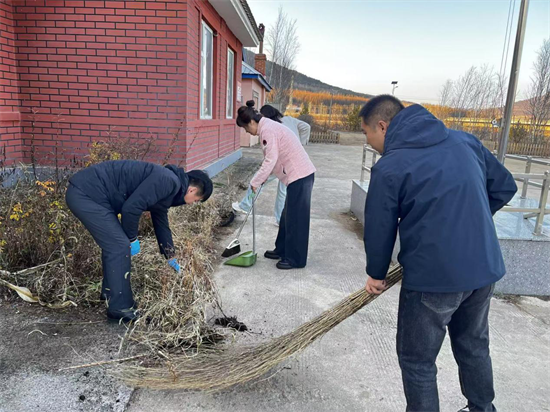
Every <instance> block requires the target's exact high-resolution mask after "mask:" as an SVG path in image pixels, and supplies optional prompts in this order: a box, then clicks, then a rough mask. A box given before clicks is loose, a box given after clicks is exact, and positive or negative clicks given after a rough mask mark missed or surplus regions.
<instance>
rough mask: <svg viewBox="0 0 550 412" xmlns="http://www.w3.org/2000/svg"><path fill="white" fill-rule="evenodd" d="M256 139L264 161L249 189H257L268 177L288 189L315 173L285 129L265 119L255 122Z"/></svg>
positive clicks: (309, 161)
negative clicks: (257, 137)
mask: <svg viewBox="0 0 550 412" xmlns="http://www.w3.org/2000/svg"><path fill="white" fill-rule="evenodd" d="M258 136H260V144H261V145H262V150H263V151H264V161H263V163H262V166H261V167H260V170H258V172H257V173H256V175H255V176H254V177H253V178H252V180H251V182H250V185H251V186H254V187H259V186H260V185H261V184H262V183H264V182H265V181H266V180H267V178H268V177H269V175H271V174H274V175H275V176H277V178H278V179H279V180H280V181H281V182H283V183H284V184H285V185H286V186H288V185H289V184H291V183H292V182H295V181H296V180H298V179H302V178H303V177H306V176H309V175H310V174H312V173H315V171H316V169H315V166H313V163H311V160H309V156H308V155H307V153H306V151H305V150H304V148H303V146H302V144H301V143H300V141H299V140H298V139H297V138H296V136H295V135H294V133H293V132H292V131H291V130H290V129H289V128H287V127H286V126H284V125H282V124H281V123H278V122H275V121H273V120H271V119H267V118H265V117H264V118H262V119H261V120H260V123H258Z"/></svg>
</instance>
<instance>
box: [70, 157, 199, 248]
mask: <svg viewBox="0 0 550 412" xmlns="http://www.w3.org/2000/svg"><path fill="white" fill-rule="evenodd" d="M70 183H71V184H72V185H74V186H75V187H77V188H78V189H80V190H81V191H83V192H84V193H86V194H87V195H88V196H89V197H90V198H91V199H92V200H94V201H95V202H97V203H98V204H100V205H102V206H104V207H106V208H108V209H109V210H112V211H113V212H114V213H116V214H121V215H122V221H121V223H122V228H123V229H124V231H125V232H126V235H127V236H128V239H130V240H133V239H135V238H136V237H137V235H138V226H139V219H140V217H141V215H142V213H143V212H145V211H149V212H151V218H152V220H153V226H154V228H155V236H156V238H157V241H158V244H159V247H160V252H161V253H162V254H163V255H164V256H166V257H167V258H170V257H172V256H173V255H174V242H173V240H172V231H171V230H170V225H169V222H168V209H169V208H170V207H173V206H181V205H183V204H185V200H184V196H185V194H186V193H187V188H188V186H189V178H188V176H187V173H185V171H184V170H183V169H181V168H178V167H176V166H173V165H169V166H166V167H163V166H160V165H156V164H153V163H148V162H141V161H135V160H114V161H109V162H104V163H100V164H97V165H94V166H91V167H88V168H86V169H84V170H81V171H80V172H78V173H76V174H75V175H74V176H73V177H72V178H71V179H70Z"/></svg>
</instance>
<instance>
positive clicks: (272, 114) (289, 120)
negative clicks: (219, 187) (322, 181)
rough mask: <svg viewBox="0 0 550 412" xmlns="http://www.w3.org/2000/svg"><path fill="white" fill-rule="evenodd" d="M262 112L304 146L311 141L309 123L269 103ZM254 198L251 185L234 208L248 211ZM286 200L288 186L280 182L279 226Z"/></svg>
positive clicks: (276, 202)
mask: <svg viewBox="0 0 550 412" xmlns="http://www.w3.org/2000/svg"><path fill="white" fill-rule="evenodd" d="M260 113H261V114H262V115H263V116H264V117H267V118H268V119H271V120H273V121H276V122H279V123H282V124H283V125H285V126H286V127H288V128H289V129H290V130H292V132H293V133H294V134H295V135H296V137H297V138H298V139H300V143H302V146H305V145H307V144H308V143H309V137H310V135H311V126H310V125H309V124H307V123H306V122H304V121H302V120H299V119H296V118H295V117H292V116H284V115H283V114H282V113H281V112H280V111H279V110H277V109H276V108H274V107H273V106H270V105H269V104H266V105H264V106H262V108H261V109H260ZM275 179H276V178H275V176H270V178H269V179H268V180H267V182H266V183H268V182H270V181H272V180H275ZM253 198H254V193H253V192H252V189H251V188H250V187H249V188H248V190H247V192H246V194H245V196H244V198H243V199H242V200H241V201H240V202H234V203H233V205H232V206H233V210H234V211H235V212H238V213H248V211H249V210H250V208H251V207H252V199H253ZM285 200H286V186H285V185H284V184H283V183H282V182H279V185H278V187H277V197H276V199H275V210H274V213H275V224H276V225H277V226H279V222H280V221H281V214H282V213H283V209H284V207H285Z"/></svg>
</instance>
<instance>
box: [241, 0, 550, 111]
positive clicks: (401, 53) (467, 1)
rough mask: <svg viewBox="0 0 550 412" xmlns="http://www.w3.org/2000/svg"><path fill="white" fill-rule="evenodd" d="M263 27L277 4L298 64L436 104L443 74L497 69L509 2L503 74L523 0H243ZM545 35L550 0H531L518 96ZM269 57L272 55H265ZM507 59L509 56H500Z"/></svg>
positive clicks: (356, 85) (360, 88) (340, 82)
mask: <svg viewBox="0 0 550 412" xmlns="http://www.w3.org/2000/svg"><path fill="white" fill-rule="evenodd" d="M248 3H249V5H250V8H251V9H252V12H253V14H254V17H255V19H256V22H257V23H258V24H260V23H263V24H264V25H265V26H266V28H267V30H269V28H270V27H271V26H272V25H273V23H274V22H275V20H276V18H277V13H278V9H279V7H280V6H281V5H282V7H283V10H284V12H285V13H286V14H287V15H288V16H289V17H290V18H292V19H296V20H297V26H298V37H299V41H300V45H301V49H300V53H299V54H298V56H297V59H296V69H297V70H298V71H299V72H301V73H303V74H305V75H307V76H310V77H313V78H315V79H319V80H321V81H323V82H325V83H328V84H330V85H334V86H338V87H342V88H345V89H350V90H353V91H355V92H360V93H368V94H381V93H391V91H392V86H391V84H390V83H391V82H392V81H394V80H396V81H398V82H399V83H398V88H397V89H396V91H395V95H396V96H397V97H399V98H401V99H403V100H408V101H413V102H418V103H437V101H438V96H439V93H440V90H441V88H442V86H443V84H444V83H445V81H446V80H447V79H451V80H456V79H458V77H459V76H461V75H462V74H463V73H464V72H466V70H467V69H468V68H470V67H471V66H477V67H480V66H483V65H489V66H490V67H493V68H494V70H495V71H496V72H497V73H498V72H499V71H500V68H501V62H502V60H503V58H502V57H503V46H504V45H505V35H506V27H507V20H508V14H509V9H510V6H511V5H512V7H513V8H514V14H513V18H512V19H513V20H512V36H511V41H510V45H509V49H508V58H507V68H506V75H507V76H509V74H510V65H511V62H512V55H513V49H514V42H515V36H516V29H517V24H518V15H519V7H520V3H521V0H398V1H397V0H396V1H394V0H282V1H281V0H248ZM548 38H550V0H530V1H529V10H528V15H527V25H526V31H525V40H524V45H523V52H522V58H521V66H520V72H519V83H518V91H517V94H516V100H520V99H523V98H525V97H526V93H527V88H528V86H529V83H530V76H531V74H532V67H533V62H534V61H535V58H536V53H537V50H538V49H539V48H540V46H541V45H542V42H543V40H544V39H548ZM268 57H269V56H268ZM504 60H506V59H504Z"/></svg>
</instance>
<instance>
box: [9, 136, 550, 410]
mask: <svg viewBox="0 0 550 412" xmlns="http://www.w3.org/2000/svg"><path fill="white" fill-rule="evenodd" d="M307 151H308V152H309V154H310V156H311V158H312V160H313V162H314V163H315V165H316V167H317V169H318V172H317V173H316V180H315V186H314V191H313V202H312V222H311V236H310V253H309V263H308V266H307V267H306V268H305V269H301V270H292V271H279V270H277V269H276V268H275V262H274V261H271V260H267V259H264V258H263V257H261V258H259V260H258V262H257V264H256V265H255V266H253V267H251V268H236V267H230V266H220V267H219V268H218V269H217V271H216V273H215V281H216V283H217V285H218V288H219V292H220V296H221V298H222V301H223V307H224V311H225V312H226V313H227V314H231V315H236V316H237V317H238V319H239V320H240V321H242V322H245V323H246V324H247V325H248V327H249V329H250V332H252V333H247V334H240V335H239V336H238V342H239V343H241V342H242V343H245V342H246V343H255V342H260V341H264V340H267V339H270V338H271V337H274V336H279V335H281V334H284V333H287V332H289V331H291V330H293V329H295V328H296V327H298V326H299V325H301V324H302V323H303V322H305V321H307V320H309V319H311V318H312V317H314V316H316V315H318V314H320V313H321V312H322V311H324V310H326V309H329V308H330V307H332V306H333V305H335V304H336V303H337V302H338V301H339V300H341V299H343V298H344V297H346V296H347V295H349V294H350V293H352V292H354V291H356V290H357V289H359V288H362V287H363V286H364V283H365V280H366V275H365V271H364V267H365V256H364V252H363V245H362V240H361V237H362V227H361V225H360V224H359V223H358V222H357V221H355V220H354V219H353V218H352V217H351V216H350V215H349V213H348V210H349V203H350V193H351V180H352V179H353V178H357V177H358V176H359V172H360V164H361V156H362V153H361V149H360V147H357V146H343V145H342V146H336V145H310V146H308V148H307ZM244 157H245V158H246V159H252V158H256V159H257V160H260V159H261V152H260V151H259V150H257V149H246V150H245V153H244ZM275 192H276V184H275V182H273V183H271V184H269V185H268V186H266V188H265V190H264V191H263V192H262V195H261V197H260V198H259V200H258V216H257V222H256V223H257V232H256V235H257V248H258V251H259V253H263V251H264V250H266V249H272V247H273V243H274V239H275V237H276V234H277V227H276V226H275V225H274V224H273V222H274V217H273V204H274V199H275ZM239 221H240V220H239ZM234 229H235V232H236V230H237V225H235V227H234ZM233 236H234V234H230V235H228V236H227V239H225V240H224V241H223V242H222V243H223V244H225V243H226V242H227V241H229V240H230V239H231V238H232V237H233ZM251 239H252V236H251V225H250V224H248V225H247V227H246V228H245V230H244V231H243V234H242V236H241V242H242V243H243V244H244V245H243V250H248V249H251V248H252V245H251ZM398 295H399V286H395V287H393V288H392V289H390V290H389V291H388V292H387V293H385V294H384V295H383V296H381V297H380V298H379V299H377V300H376V301H375V302H373V303H372V304H370V305H369V306H368V307H366V308H364V309H362V310H361V311H359V312H358V313H357V314H355V315H353V316H352V317H350V318H349V319H347V320H346V321H345V322H343V323H342V324H341V325H339V326H337V327H336V328H334V330H332V331H330V332H329V333H328V334H327V335H326V336H325V337H324V338H323V339H322V340H320V341H319V342H316V343H314V344H313V345H311V347H309V348H307V349H306V350H305V351H304V352H303V353H302V354H300V355H298V356H296V357H295V358H293V359H291V360H289V361H287V362H285V363H284V364H283V365H281V367H280V368H278V369H277V371H276V372H277V373H275V374H274V375H273V376H271V377H270V378H269V379H266V380H260V381H258V382H252V383H248V384H245V385H242V386H239V387H236V388H233V389H231V390H227V391H224V392H221V393H216V394H204V393H189V392H181V391H152V390H144V389H138V390H134V391H133V392H132V391H131V389H129V388H126V387H124V386H123V385H120V384H119V383H117V382H115V381H112V380H109V379H108V378H106V375H105V373H104V371H103V370H101V369H93V370H90V371H86V370H79V371H76V372H57V371H56V370H57V368H58V366H66V365H70V364H78V363H85V362H86V361H87V360H90V359H91V358H92V359H94V360H100V359H106V358H107V359H108V353H109V352H108V351H109V350H111V351H113V350H114V351H115V352H116V350H117V334H120V333H121V332H120V330H117V329H116V327H115V328H110V327H109V326H108V325H104V324H103V323H99V324H89V325H87V324H86V325H85V328H79V329H78V331H79V332H78V333H75V332H74V327H75V325H55V326H54V327H51V326H50V329H45V328H44V326H43V325H37V324H36V321H37V319H46V320H47V321H48V322H56V321H55V320H52V318H53V317H55V316H58V315H56V312H54V313H52V312H51V311H46V310H45V309H36V308H35V307H32V308H30V309H29V308H28V305H24V304H8V303H3V304H1V305H0V330H1V331H2V333H0V411H2V412H8V411H9V412H19V411H28V410H32V409H34V408H36V409H40V410H41V411H54V410H55V411H96V410H97V411H103V410H104V411H111V410H117V411H118V410H120V411H122V410H124V411H129V412H141V411H143V412H145V411H152V410H155V411H159V412H168V411H173V412H175V411H189V412H192V411H205V410H206V411H220V412H221V411H225V410H233V411H243V412H248V411H250V412H263V411H266V412H267V411H293V412H306V411H320V412H323V411H327V412H328V411H346V412H348V411H350V412H354V411H369V412H382V411H388V412H390V411H391V412H393V411H399V410H404V409H405V399H404V396H403V393H402V386H401V378H400V371H399V366H398V364H397V358H396V355H395V349H394V346H395V332H396V323H397V322H396V317H397V303H398ZM83 316H84V317H86V320H89V319H95V320H97V317H100V315H98V314H95V315H94V313H87V314H85V315H83ZM94 316H97V317H94ZM490 321H491V339H492V347H491V349H492V356H493V365H494V372H495V386H496V393H497V398H496V401H495V404H496V406H497V408H498V409H499V410H502V411H518V412H521V411H525V412H527V411H550V333H549V323H550V302H548V301H546V300H541V299H537V298H525V297H512V298H510V297H509V298H494V299H493V302H492V311H491V314H490ZM34 329H41V331H42V332H44V333H46V334H47V336H43V335H42V334H41V333H39V332H33V330H34ZM73 349H74V350H73ZM77 353H78V354H80V356H82V354H85V359H80V356H78V355H76V354H77ZM14 359H15V360H14ZM438 370H439V374H438V376H439V389H440V398H441V410H442V411H443V412H454V411H457V410H458V409H459V408H460V407H462V406H464V405H465V400H464V398H463V397H462V395H461V393H460V387H459V382H458V377H457V369H456V364H455V362H454V359H453V357H452V353H451V350H450V345H449V342H448V340H446V341H445V343H444V345H443V348H442V351H441V354H440V356H439V359H438ZM86 372H89V373H88V375H86ZM130 392H131V395H130ZM81 395H84V396H85V399H84V400H81V398H80V396H81ZM117 401H118V402H117Z"/></svg>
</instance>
